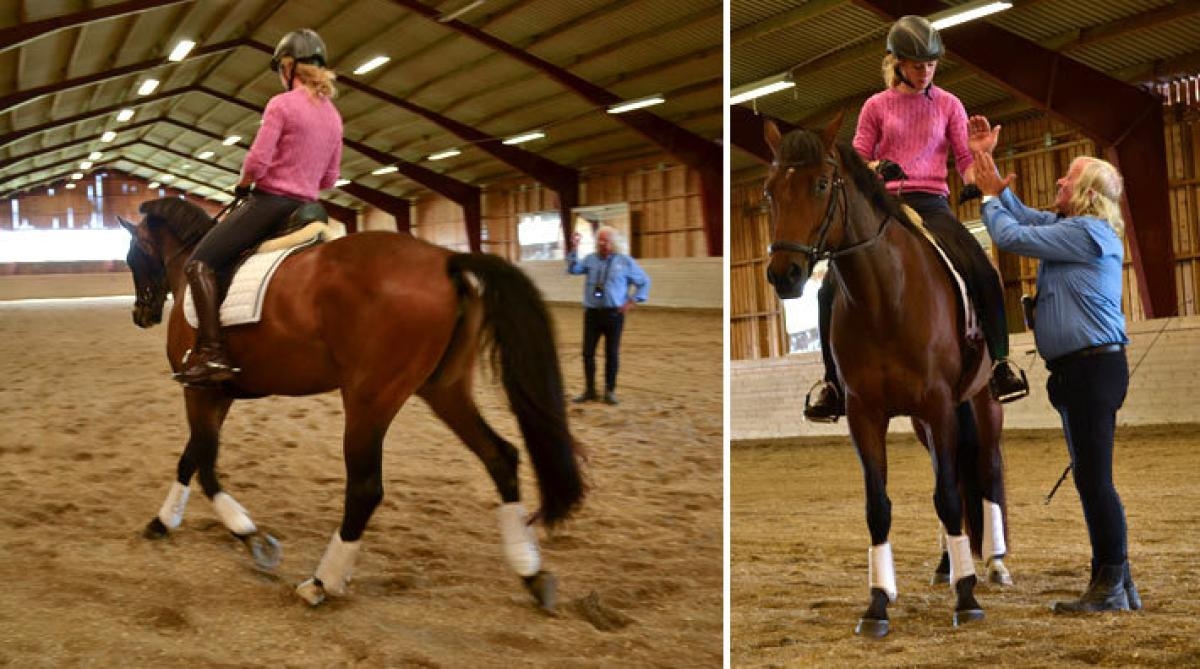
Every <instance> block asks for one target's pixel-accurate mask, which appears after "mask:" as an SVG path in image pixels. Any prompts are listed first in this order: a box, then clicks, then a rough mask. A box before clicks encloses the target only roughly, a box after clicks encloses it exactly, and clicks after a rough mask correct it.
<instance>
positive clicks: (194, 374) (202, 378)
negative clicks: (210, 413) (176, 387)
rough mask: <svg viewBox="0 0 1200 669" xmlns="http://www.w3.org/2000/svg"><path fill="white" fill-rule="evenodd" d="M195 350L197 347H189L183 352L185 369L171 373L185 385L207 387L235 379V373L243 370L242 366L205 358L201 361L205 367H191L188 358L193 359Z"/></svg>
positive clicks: (172, 376)
mask: <svg viewBox="0 0 1200 669" xmlns="http://www.w3.org/2000/svg"><path fill="white" fill-rule="evenodd" d="M194 350H195V349H188V350H187V352H186V353H184V354H183V360H181V361H180V363H181V364H182V365H183V371H182V372H176V373H174V374H172V375H171V378H172V379H174V380H176V381H178V382H179V383H182V384H183V385H184V386H185V387H190V386H196V387H207V386H216V385H220V384H222V383H224V382H225V381H229V380H231V379H233V377H234V375H235V374H238V373H239V372H241V371H242V370H241V368H240V367H234V366H233V365H232V364H225V363H221V362H215V361H212V360H205V361H204V362H203V363H201V364H203V365H204V367H203V369H197V368H198V367H199V365H197V366H196V367H189V366H188V360H190V359H191V357H192V353H193V351H194ZM189 377H191V378H189Z"/></svg>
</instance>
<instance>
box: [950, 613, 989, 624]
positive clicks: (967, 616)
mask: <svg viewBox="0 0 1200 669" xmlns="http://www.w3.org/2000/svg"><path fill="white" fill-rule="evenodd" d="M980 620H983V609H966V610H963V611H955V612H954V626H955V627H958V626H960V625H966V624H967V623H973V622H977V621H980Z"/></svg>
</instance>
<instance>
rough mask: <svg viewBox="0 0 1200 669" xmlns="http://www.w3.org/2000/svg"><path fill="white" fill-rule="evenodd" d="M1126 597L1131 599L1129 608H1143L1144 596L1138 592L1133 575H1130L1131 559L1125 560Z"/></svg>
mask: <svg viewBox="0 0 1200 669" xmlns="http://www.w3.org/2000/svg"><path fill="white" fill-rule="evenodd" d="M1124 572H1125V597H1126V598H1127V599H1128V600H1129V608H1131V609H1133V610H1134V611H1141V610H1142V596H1141V595H1139V594H1138V591H1137V586H1136V585H1134V584H1133V577H1132V576H1130V575H1129V561H1128V560H1126V561H1125V569H1124Z"/></svg>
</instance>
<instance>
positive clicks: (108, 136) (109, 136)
mask: <svg viewBox="0 0 1200 669" xmlns="http://www.w3.org/2000/svg"><path fill="white" fill-rule="evenodd" d="M116 138H117V133H115V132H113V131H112V130H106V131H104V134H103V135H100V141H101V142H111V141H113V140H114V139H116Z"/></svg>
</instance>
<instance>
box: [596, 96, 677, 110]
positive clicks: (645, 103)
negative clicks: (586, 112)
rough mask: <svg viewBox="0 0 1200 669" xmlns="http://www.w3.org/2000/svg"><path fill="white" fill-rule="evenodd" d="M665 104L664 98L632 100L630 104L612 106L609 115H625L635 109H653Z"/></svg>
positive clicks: (622, 103)
mask: <svg viewBox="0 0 1200 669" xmlns="http://www.w3.org/2000/svg"><path fill="white" fill-rule="evenodd" d="M664 102H666V99H664V98H663V96H661V95H651V96H650V97H648V98H640V99H637V100H630V101H629V102H621V103H618V104H615V105H612V106H610V107H609V108H608V113H610V114H624V113H625V112H629V111H633V110H635V109H641V108H642V107H651V106H653V105H661V104H662V103H664Z"/></svg>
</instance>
